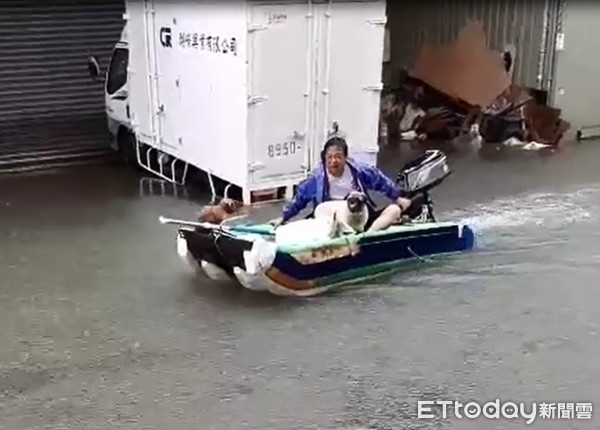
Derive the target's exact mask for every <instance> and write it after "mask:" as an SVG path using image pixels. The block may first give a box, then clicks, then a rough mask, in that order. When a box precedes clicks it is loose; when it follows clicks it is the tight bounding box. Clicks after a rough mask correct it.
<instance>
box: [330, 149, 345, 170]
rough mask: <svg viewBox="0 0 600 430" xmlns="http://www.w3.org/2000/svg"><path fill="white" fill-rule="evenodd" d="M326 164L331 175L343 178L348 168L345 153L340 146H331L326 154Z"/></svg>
mask: <svg viewBox="0 0 600 430" xmlns="http://www.w3.org/2000/svg"><path fill="white" fill-rule="evenodd" d="M325 163H326V165H327V171H328V172H329V174H330V175H333V176H341V175H342V173H344V167H345V166H346V157H345V156H344V151H342V148H340V147H338V146H331V147H330V148H329V149H327V152H326V153H325Z"/></svg>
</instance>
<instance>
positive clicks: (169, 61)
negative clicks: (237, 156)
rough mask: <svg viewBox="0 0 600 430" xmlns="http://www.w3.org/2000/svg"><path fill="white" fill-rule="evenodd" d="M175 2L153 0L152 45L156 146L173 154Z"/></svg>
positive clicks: (176, 147)
mask: <svg viewBox="0 0 600 430" xmlns="http://www.w3.org/2000/svg"><path fill="white" fill-rule="evenodd" d="M177 6H178V4H177V3H173V4H169V3H165V2H155V3H154V8H155V10H154V20H155V22H154V25H153V32H154V34H153V38H152V41H153V47H154V55H155V58H156V71H157V76H156V97H157V100H156V105H157V126H158V133H159V136H160V149H161V151H163V152H166V153H168V154H171V155H177V153H178V150H179V148H180V146H181V143H180V142H181V140H180V139H179V136H178V134H177V130H178V121H177V119H178V114H179V100H180V92H179V74H178V67H180V66H181V64H180V63H179V62H177V61H176V60H177V58H176V57H175V56H176V49H177V48H178V46H177V44H179V43H180V40H179V36H178V34H176V28H177V27H176V25H175V22H176V21H174V18H173V17H174V16H175V12H176V9H177Z"/></svg>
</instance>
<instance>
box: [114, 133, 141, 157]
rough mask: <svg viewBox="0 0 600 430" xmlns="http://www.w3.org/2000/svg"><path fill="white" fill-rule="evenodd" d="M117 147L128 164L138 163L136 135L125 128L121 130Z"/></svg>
mask: <svg viewBox="0 0 600 430" xmlns="http://www.w3.org/2000/svg"><path fill="white" fill-rule="evenodd" d="M117 148H118V152H119V155H120V156H121V157H122V159H123V161H124V162H125V164H127V165H137V153H136V149H135V136H133V134H131V132H129V130H127V129H125V128H121V129H120V130H119V135H118V136H117Z"/></svg>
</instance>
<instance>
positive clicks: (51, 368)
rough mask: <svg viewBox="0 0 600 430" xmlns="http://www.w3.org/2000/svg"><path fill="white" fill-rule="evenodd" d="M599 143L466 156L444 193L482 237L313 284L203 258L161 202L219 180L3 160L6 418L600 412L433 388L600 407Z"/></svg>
mask: <svg viewBox="0 0 600 430" xmlns="http://www.w3.org/2000/svg"><path fill="white" fill-rule="evenodd" d="M383 158H385V159H388V160H392V159H393V157H391V156H385V157H383ZM598 160H600V144H595V143H590V144H585V145H582V146H580V147H578V148H576V149H575V150H573V151H570V152H567V153H565V154H560V155H558V156H555V157H547V158H541V157H539V156H537V155H534V154H527V155H522V156H515V157H508V158H505V159H502V160H498V161H495V162H492V161H482V160H480V159H472V158H471V159H469V158H467V159H461V160H457V161H456V162H453V166H454V168H455V173H454V175H452V176H451V177H450V178H449V179H448V180H447V181H446V182H445V183H444V184H442V185H441V186H440V187H439V188H438V189H436V191H434V198H436V202H437V212H438V217H440V218H442V219H452V220H460V219H469V220H470V221H471V222H472V224H473V225H474V226H475V228H476V229H477V231H478V234H479V243H478V248H477V249H476V250H475V251H474V252H472V253H469V254H464V255H461V256H457V257H452V258H451V259H447V260H445V261H443V262H438V263H432V264H423V265H422V267H420V268H418V269H417V270H413V271H410V272H404V273H400V274H397V275H395V276H393V277H391V278H386V279H383V280H381V281H380V282H378V283H375V282H371V283H369V284H368V285H367V284H362V285H359V286H356V287H353V288H348V289H346V290H342V291H340V292H338V293H335V294H328V295H326V296H322V297H317V298H313V299H302V300H298V299H283V298H277V297H272V296H268V295H266V294H260V293H253V292H250V291H245V290H242V289H241V288H239V287H236V286H235V285H215V284H211V283H209V282H207V281H206V280H204V279H198V278H194V277H193V276H192V275H191V274H190V272H189V271H188V270H186V267H185V266H184V265H183V264H182V262H181V261H180V260H179V258H178V256H177V255H176V252H175V250H176V248H175V240H174V239H175V237H174V233H175V231H174V229H173V227H170V226H162V225H160V224H159V223H158V217H159V215H167V216H173V217H178V218H189V217H192V216H193V214H194V212H195V210H196V209H197V204H198V202H201V200H198V198H196V197H193V196H192V197H188V198H186V197H185V196H184V195H182V196H180V197H174V196H172V195H168V194H166V195H164V196H161V195H159V190H160V187H159V186H158V185H159V184H158V183H157V182H152V184H153V185H154V190H155V194H156V195H148V190H149V185H150V183H149V182H148V181H147V180H145V181H144V180H141V179H140V176H139V174H138V173H137V172H135V171H133V170H132V169H128V168H121V167H116V166H113V167H108V166H103V167H94V168H90V167H88V168H81V169H79V168H78V169H72V170H70V171H68V172H62V173H60V172H58V173H53V174H45V175H30V176H25V177H19V178H17V177H12V178H4V179H1V180H0V237H1V238H2V246H1V247H0V276H1V282H0V327H1V330H0V345H1V346H0V429H2V430H4V429H6V430H24V429H99V430H100V429H102V430H105V429H109V428H122V429H161V430H163V429H177V430H187V429H190V430H191V429H194V430H197V429H202V430H211V429H215V430H224V429H252V430H254V429H257V430H258V429H261V430H262V429H282V430H284V429H285V430H287V429H290V430H293V429H359V428H365V429H366V428H368V429H461V430H462V429H483V428H485V429H523V428H540V429H592V428H598V427H599V426H598V422H599V419H598V418H597V416H598V414H600V410H598V411H596V410H593V412H592V419H591V420H584V419H577V414H576V413H575V412H574V417H573V418H572V419H562V420H559V419H543V418H540V416H539V410H538V416H537V418H536V420H535V421H534V423H533V424H531V425H527V424H526V422H525V418H522V417H519V418H512V419H507V418H503V417H502V416H501V417H500V418H499V419H487V418H484V417H482V418H479V419H478V420H473V419H468V418H465V417H463V418H462V419H459V418H457V417H455V415H454V412H453V409H452V410H450V411H449V413H448V417H447V418H446V419H443V418H442V416H441V409H435V412H434V415H435V418H432V419H418V418H417V407H416V402H417V400H419V399H421V400H431V401H436V400H457V401H460V402H462V403H463V404H464V403H467V402H469V401H477V402H479V404H480V405H483V404H484V403H486V402H488V401H494V400H496V399H500V401H501V402H509V401H512V402H517V403H518V402H524V403H525V405H526V411H527V412H529V411H530V410H531V407H532V402H537V403H538V404H539V403H541V402H544V401H545V402H548V403H559V402H562V403H565V402H566V403H567V404H568V403H571V402H572V403H575V402H577V403H579V402H591V403H592V404H593V406H594V407H598V408H600V402H598V401H599V400H600V390H599V387H600V366H598V357H599V356H600V335H599V334H598V331H600V327H599V324H600V312H599V311H598V303H599V302H600V289H598V288H597V285H598V284H596V283H595V282H598V280H599V279H600V277H599V276H598V275H599V269H598V267H599V263H600V229H599V227H600V222H599V220H598V212H599V209H600V170H599V169H598V162H599V161H598ZM397 167H398V166H397V165H396V166H394V165H393V163H392V161H389V162H388V163H386V170H388V171H390V172H391V171H392V169H395V168H397ZM167 188H168V187H167ZM144 190H146V191H145V192H144ZM166 191H168V189H167V190H166ZM144 194H146V195H144ZM275 214H276V212H275V210H274V209H270V210H267V211H266V212H265V213H260V214H257V217H258V218H260V219H268V218H270V217H271V216H274V215H275ZM594 285H596V287H595V286H594ZM538 408H539V405H538ZM506 412H510V410H507V411H506ZM554 413H555V414H558V405H557V410H556V411H555V412H554Z"/></svg>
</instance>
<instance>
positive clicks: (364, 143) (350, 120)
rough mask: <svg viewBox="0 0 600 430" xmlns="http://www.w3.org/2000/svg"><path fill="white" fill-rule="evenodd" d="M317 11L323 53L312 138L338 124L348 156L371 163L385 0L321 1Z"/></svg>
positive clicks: (320, 136) (323, 135)
mask: <svg viewBox="0 0 600 430" xmlns="http://www.w3.org/2000/svg"><path fill="white" fill-rule="evenodd" d="M315 16H317V17H318V27H319V37H318V44H319V52H320V53H321V55H320V56H319V67H318V70H319V76H318V84H319V86H318V92H317V94H318V112H319V114H318V116H319V124H318V128H317V130H316V140H315V143H316V144H317V145H322V143H323V142H324V141H325V140H326V139H327V136H328V132H329V131H331V130H332V124H333V123H337V125H338V126H339V131H340V133H342V134H343V135H345V137H346V139H347V141H348V145H349V147H350V148H349V149H350V152H351V156H353V157H354V158H359V159H362V161H365V162H367V163H369V164H374V163H376V159H377V153H378V149H379V147H378V141H377V140H378V135H379V110H380V103H379V101H380V96H381V90H382V88H383V85H382V82H381V80H382V68H383V65H382V63H383V46H384V36H385V35H384V33H385V31H384V30H385V23H386V3H385V1H383V0H372V1H369V0H364V1H347V2H342V1H331V2H329V3H325V4H320V5H319V9H318V12H317V13H316V14H315ZM315 149H316V148H315ZM314 153H315V154H316V153H317V152H316V151H315V152H314ZM313 161H315V160H314V159H313Z"/></svg>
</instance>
